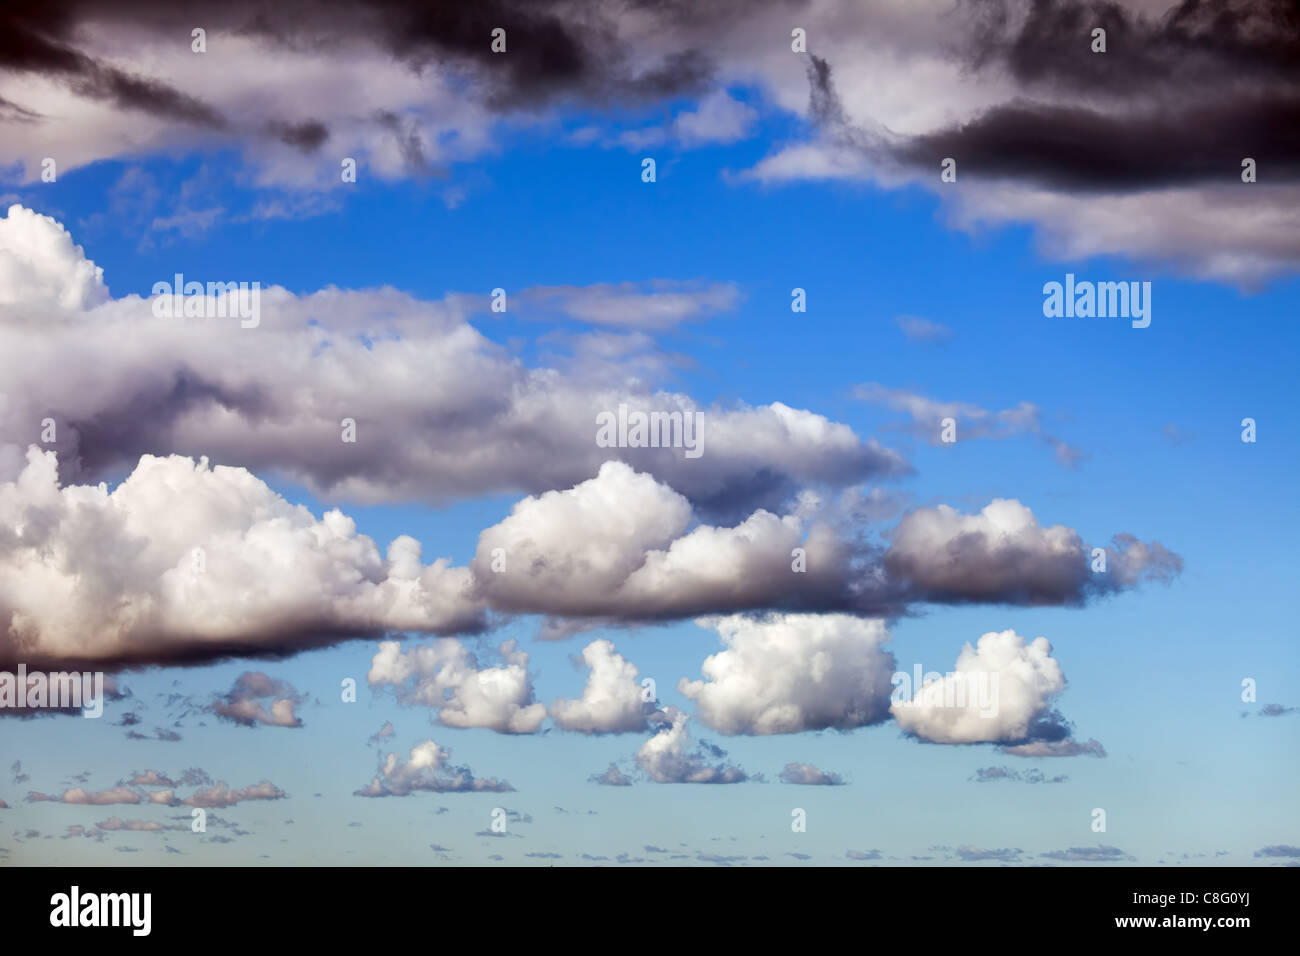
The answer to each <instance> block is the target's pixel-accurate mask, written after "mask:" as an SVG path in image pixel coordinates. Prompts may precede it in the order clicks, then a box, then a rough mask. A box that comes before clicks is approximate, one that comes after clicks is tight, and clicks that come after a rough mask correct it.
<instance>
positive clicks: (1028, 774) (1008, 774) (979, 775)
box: [971, 767, 1070, 783]
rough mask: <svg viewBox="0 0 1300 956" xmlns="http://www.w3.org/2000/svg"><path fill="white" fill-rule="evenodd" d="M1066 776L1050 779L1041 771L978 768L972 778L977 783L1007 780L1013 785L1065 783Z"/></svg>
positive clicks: (1067, 778)
mask: <svg viewBox="0 0 1300 956" xmlns="http://www.w3.org/2000/svg"><path fill="white" fill-rule="evenodd" d="M1069 779H1070V778H1069V777H1066V776H1056V777H1048V776H1046V775H1045V774H1044V773H1043V772H1042V771H1041V770H1038V769H1032V770H1023V771H1022V770H1012V769H1011V768H1010V767H978V768H977V769H976V770H975V773H974V774H973V775H972V776H971V780H973V781H975V782H976V783H993V782H995V781H998V780H1006V781H1010V782H1013V783H1065V782H1066V781H1067V780H1069Z"/></svg>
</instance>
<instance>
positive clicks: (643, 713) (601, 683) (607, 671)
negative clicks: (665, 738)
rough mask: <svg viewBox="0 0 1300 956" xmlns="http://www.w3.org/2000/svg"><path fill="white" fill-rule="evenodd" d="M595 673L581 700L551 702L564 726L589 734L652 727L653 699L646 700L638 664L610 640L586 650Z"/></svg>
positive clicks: (558, 723)
mask: <svg viewBox="0 0 1300 956" xmlns="http://www.w3.org/2000/svg"><path fill="white" fill-rule="evenodd" d="M582 659H583V660H584V661H585V662H586V664H587V667H589V668H590V669H591V673H590V674H588V675H587V683H586V686H584V687H583V689H582V697H581V698H580V699H578V700H567V699H564V698H561V699H559V700H557V701H556V702H555V703H554V704H552V705H551V717H552V718H554V720H555V723H556V726H558V727H560V728H561V729H562V730H574V731H579V732H581V733H586V734H623V733H633V732H640V731H644V730H646V729H648V728H649V726H650V720H651V717H652V716H653V715H654V714H655V712H656V711H655V704H654V702H653V701H647V700H643V699H642V698H643V694H644V689H643V688H642V687H641V685H640V684H639V683H638V682H637V673H638V672H637V668H636V665H635V664H632V663H631V662H629V661H627V660H626V659H625V658H623V656H622V655H620V654H618V653H617V652H616V651H615V650H614V645H613V644H612V643H610V642H609V641H607V640H603V639H602V640H597V641H592V642H591V643H590V644H588V645H587V646H586V647H585V648H583V651H582Z"/></svg>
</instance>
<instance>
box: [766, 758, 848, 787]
mask: <svg viewBox="0 0 1300 956" xmlns="http://www.w3.org/2000/svg"><path fill="white" fill-rule="evenodd" d="M781 781H782V782H783V783H797V784H803V785H805V786H813V787H838V786H840V785H841V784H843V783H844V778H842V777H841V776H840V775H839V774H838V773H829V772H827V771H825V770H819V769H817V768H816V767H814V766H813V765H812V764H810V763H788V764H786V765H785V767H783V768H782V770H781Z"/></svg>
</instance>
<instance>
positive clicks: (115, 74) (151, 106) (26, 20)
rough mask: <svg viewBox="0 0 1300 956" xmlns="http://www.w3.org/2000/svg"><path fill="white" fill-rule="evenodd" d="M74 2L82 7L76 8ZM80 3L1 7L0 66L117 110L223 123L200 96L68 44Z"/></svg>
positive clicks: (80, 11)
mask: <svg viewBox="0 0 1300 956" xmlns="http://www.w3.org/2000/svg"><path fill="white" fill-rule="evenodd" d="M79 6H83V9H77V7H79ZM84 6H86V5H78V4H67V3H64V4H60V3H57V2H55V3H48V4H46V3H18V4H10V5H7V6H6V7H4V8H0V70H8V71H12V72H16V73H38V74H41V75H44V76H47V77H51V78H53V79H57V80H60V81H61V82H63V83H66V84H67V85H68V86H69V87H71V88H72V89H73V91H75V92H76V93H77V94H78V95H80V96H83V97H86V98H87V99H94V100H107V101H109V102H111V103H113V104H114V105H116V106H118V107H120V108H122V109H133V110H142V111H144V112H146V113H152V114H154V115H157V116H164V117H167V118H169V119H176V120H182V121H184V122H189V123H196V124H199V125H202V126H209V127H214V128H218V129H220V128H222V127H224V126H225V119H224V118H223V117H222V116H221V115H220V114H219V113H218V112H217V111H216V110H214V109H213V108H212V107H210V106H208V105H207V104H205V103H204V102H202V101H201V100H199V99H196V98H195V97H193V96H190V95H188V94H186V93H183V92H181V91H180V90H177V89H174V88H172V87H170V86H167V85H166V84H164V83H159V82H158V81H156V80H151V79H146V78H144V77H139V76H132V75H131V74H129V73H127V72H125V71H123V70H120V69H118V68H116V67H112V66H107V65H105V64H103V63H100V62H98V61H97V60H95V59H93V58H92V57H90V56H87V55H86V54H85V53H83V52H81V51H80V50H78V49H76V48H75V47H73V46H72V45H71V44H70V36H71V34H72V33H73V32H74V30H75V28H76V26H77V25H78V23H79V22H80V19H81V16H82V15H83V14H84V13H86V12H90V11H89V10H87V9H84ZM5 102H6V103H8V101H5ZM8 105H9V107H10V108H16V109H18V110H20V111H21V112H22V113H27V112H28V111H27V110H25V109H24V108H23V107H21V106H15V104H8Z"/></svg>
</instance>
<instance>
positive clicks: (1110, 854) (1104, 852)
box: [1038, 846, 1134, 863]
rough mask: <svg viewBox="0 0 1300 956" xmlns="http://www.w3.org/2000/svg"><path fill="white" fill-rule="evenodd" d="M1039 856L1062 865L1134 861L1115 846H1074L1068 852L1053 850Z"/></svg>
mask: <svg viewBox="0 0 1300 956" xmlns="http://www.w3.org/2000/svg"><path fill="white" fill-rule="evenodd" d="M1038 855H1039V856H1040V857H1042V858H1043V859H1045V860H1059V861H1061V862H1062V863H1117V862H1120V861H1124V860H1128V861H1131V860H1133V859H1134V858H1133V857H1132V856H1130V855H1129V854H1127V853H1125V852H1124V851H1123V850H1121V849H1120V848H1119V847H1114V846H1073V847H1070V848H1069V849H1068V850H1051V851H1049V852H1047V853H1040V854H1038Z"/></svg>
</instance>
